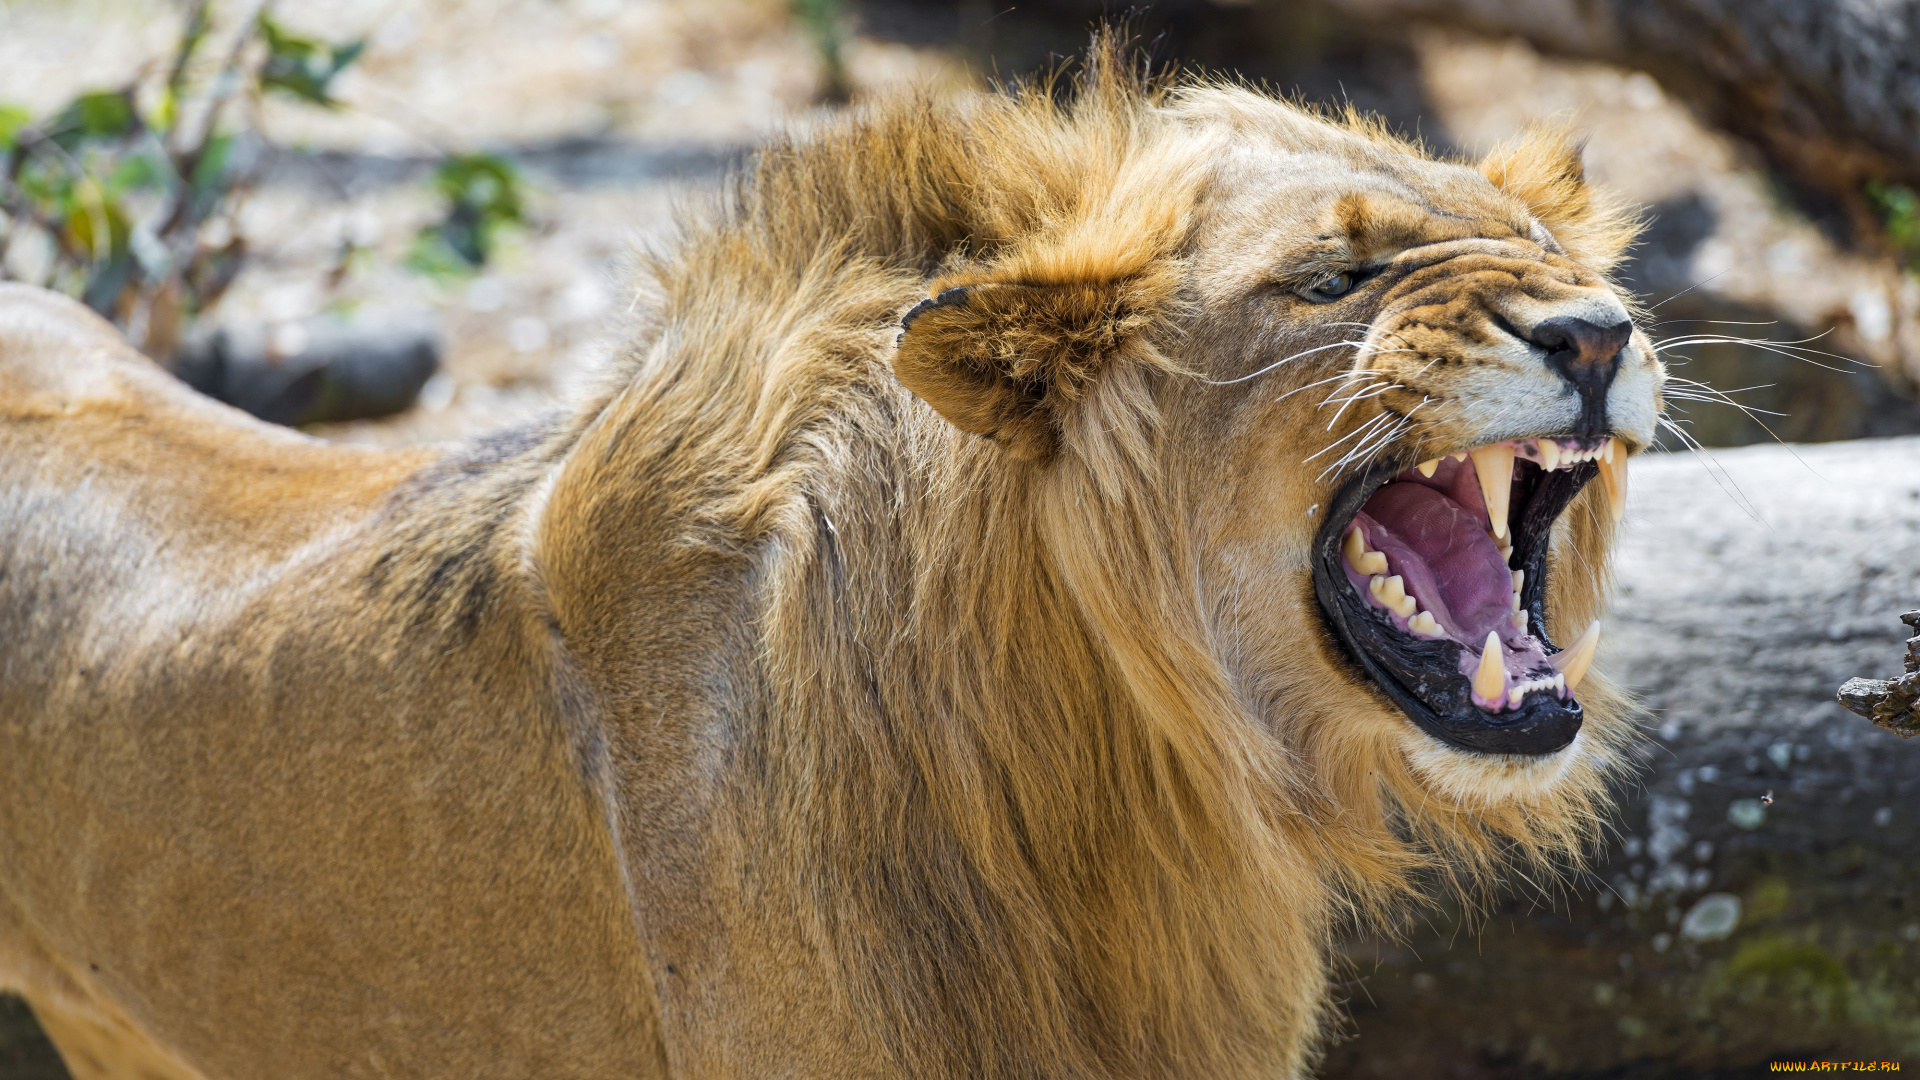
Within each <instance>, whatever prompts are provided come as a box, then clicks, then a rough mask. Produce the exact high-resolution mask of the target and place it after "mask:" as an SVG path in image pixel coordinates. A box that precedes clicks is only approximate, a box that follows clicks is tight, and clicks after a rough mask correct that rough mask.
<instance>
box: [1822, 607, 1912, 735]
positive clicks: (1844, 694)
mask: <svg viewBox="0 0 1920 1080" xmlns="http://www.w3.org/2000/svg"><path fill="white" fill-rule="evenodd" d="M1900 621H1901V622H1903V623H1906V624H1907V625H1908V626H1909V627H1912V628H1913V629H1914V631H1916V633H1915V635H1914V636H1913V637H1910V638H1908V639H1907V656H1906V669H1907V671H1906V674H1904V675H1900V676H1896V677H1895V678H1891V679H1848V680H1847V681H1846V682H1845V683H1842V684H1841V686H1840V694H1839V699H1840V707H1841V708H1843V709H1846V710H1847V711H1848V712H1851V713H1858V714H1859V715H1861V716H1864V717H1866V718H1867V719H1869V720H1871V721H1873V722H1874V723H1876V724H1878V725H1880V726H1881V727H1883V728H1886V729H1887V730H1888V731H1891V732H1893V733H1894V734H1895V735H1898V736H1900V737H1901V738H1903V739H1911V738H1913V737H1914V736H1916V735H1920V609H1916V610H1914V611H1909V612H1906V613H1904V614H1902V615H1901V616H1900Z"/></svg>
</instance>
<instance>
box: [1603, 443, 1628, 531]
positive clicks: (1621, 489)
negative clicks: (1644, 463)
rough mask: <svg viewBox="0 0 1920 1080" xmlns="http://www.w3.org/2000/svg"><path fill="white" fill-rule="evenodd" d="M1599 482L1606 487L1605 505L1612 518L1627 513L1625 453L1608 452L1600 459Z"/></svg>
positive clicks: (1615, 518) (1621, 516)
mask: <svg viewBox="0 0 1920 1080" xmlns="http://www.w3.org/2000/svg"><path fill="white" fill-rule="evenodd" d="M1600 482H1601V483H1602V484H1603V485H1605V486H1606V489H1607V507H1608V509H1609V510H1610V511H1611V512H1612V514H1613V520H1615V521H1619V520H1620V519H1621V518H1623V517H1625V516H1626V514H1627V455H1625V454H1619V453H1615V454H1608V455H1606V456H1603V457H1602V458H1601V459H1600Z"/></svg>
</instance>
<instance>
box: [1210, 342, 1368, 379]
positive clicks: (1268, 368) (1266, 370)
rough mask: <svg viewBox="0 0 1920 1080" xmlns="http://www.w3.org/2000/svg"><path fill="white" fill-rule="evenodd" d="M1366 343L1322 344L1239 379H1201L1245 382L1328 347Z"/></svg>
mask: <svg viewBox="0 0 1920 1080" xmlns="http://www.w3.org/2000/svg"><path fill="white" fill-rule="evenodd" d="M1364 344H1366V342H1364V341H1336V342H1334V343H1332V344H1330V345H1321V346H1318V347H1315V348H1312V349H1303V350H1301V351H1300V352H1297V353H1294V354H1293V355H1292V356H1289V357H1286V358H1285V359H1281V360H1275V361H1274V362H1273V363H1271V364H1268V365H1267V366H1266V367H1263V368H1261V369H1260V370H1259V371H1255V372H1253V373H1251V374H1248V375H1242V376H1240V377H1239V378H1237V379H1201V380H1200V381H1201V382H1203V383H1206V384H1207V385H1208V386H1232V385H1233V384H1235V383H1243V382H1246V381H1247V380H1248V379H1254V378H1258V377H1260V376H1262V375H1265V374H1266V373H1267V372H1269V371H1272V370H1273V369H1274V368H1277V367H1279V366H1281V365H1282V364H1290V363H1292V362H1293V361H1295V360H1298V359H1300V358H1301V357H1303V356H1312V355H1313V354H1314V353H1317V352H1326V351H1327V350H1328V349H1338V348H1340V347H1342V346H1353V345H1364Z"/></svg>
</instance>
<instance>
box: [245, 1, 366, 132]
mask: <svg viewBox="0 0 1920 1080" xmlns="http://www.w3.org/2000/svg"><path fill="white" fill-rule="evenodd" d="M254 22H255V24H256V25H257V26H258V27H259V29H260V36H261V37H262V38H263V39H264V40H265V41H266V43H267V62H266V63H265V64H264V65H262V67H261V68H260V85H261V86H262V87H263V88H265V89H268V90H278V91H280V92H281V93H284V94H290V95H292V96H293V97H297V98H299V99H300V100H302V101H307V102H311V103H312V104H315V105H319V106H321V107H323V108H328V109H331V108H334V107H336V106H338V105H339V104H340V103H339V101H337V100H336V99H335V98H334V97H333V94H332V92H331V91H332V86H333V80H334V79H335V78H336V77H337V76H338V75H339V74H340V72H342V71H344V70H345V69H346V67H347V65H349V64H351V63H353V62H354V61H355V60H357V59H359V58H360V54H361V53H362V52H363V51H365V49H366V47H367V43H366V42H365V41H349V42H343V43H341V44H337V45H336V44H332V43H329V42H325V41H321V40H319V39H317V38H308V37H301V36H299V35H298V34H294V33H291V32H289V31H288V30H287V29H286V28H285V27H283V26H281V25H280V24H279V23H277V22H274V21H273V19H272V18H271V17H270V16H268V14H267V13H266V11H264V10H262V11H261V12H260V14H259V15H258V16H256V17H255V20H254Z"/></svg>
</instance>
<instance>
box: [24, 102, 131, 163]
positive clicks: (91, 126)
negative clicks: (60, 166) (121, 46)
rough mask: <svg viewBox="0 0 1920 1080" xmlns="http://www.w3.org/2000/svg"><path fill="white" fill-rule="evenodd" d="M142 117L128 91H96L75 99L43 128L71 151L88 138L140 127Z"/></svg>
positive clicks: (116, 134)
mask: <svg viewBox="0 0 1920 1080" xmlns="http://www.w3.org/2000/svg"><path fill="white" fill-rule="evenodd" d="M139 126H140V117H139V114H137V113H136V112H135V111H134V108H133V96H132V94H131V93H130V92H129V91H125V90H97V91H94V92H93V93H88V94H81V95H80V96H79V97H77V98H74V99H73V101H72V102H71V103H69V104H68V105H67V107H66V108H64V109H61V110H60V111H59V112H58V113H56V114H55V115H54V118H53V119H52V120H49V121H47V123H45V124H44V125H42V126H41V129H42V130H43V131H45V132H46V133H47V137H48V138H50V139H52V140H53V141H54V142H56V143H59V144H60V145H61V146H63V147H65V148H67V149H68V150H72V149H73V148H74V147H76V146H78V145H80V144H81V143H82V142H85V141H87V140H89V139H118V138H122V137H124V136H127V135H131V134H133V133H134V132H135V131H137V130H139Z"/></svg>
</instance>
